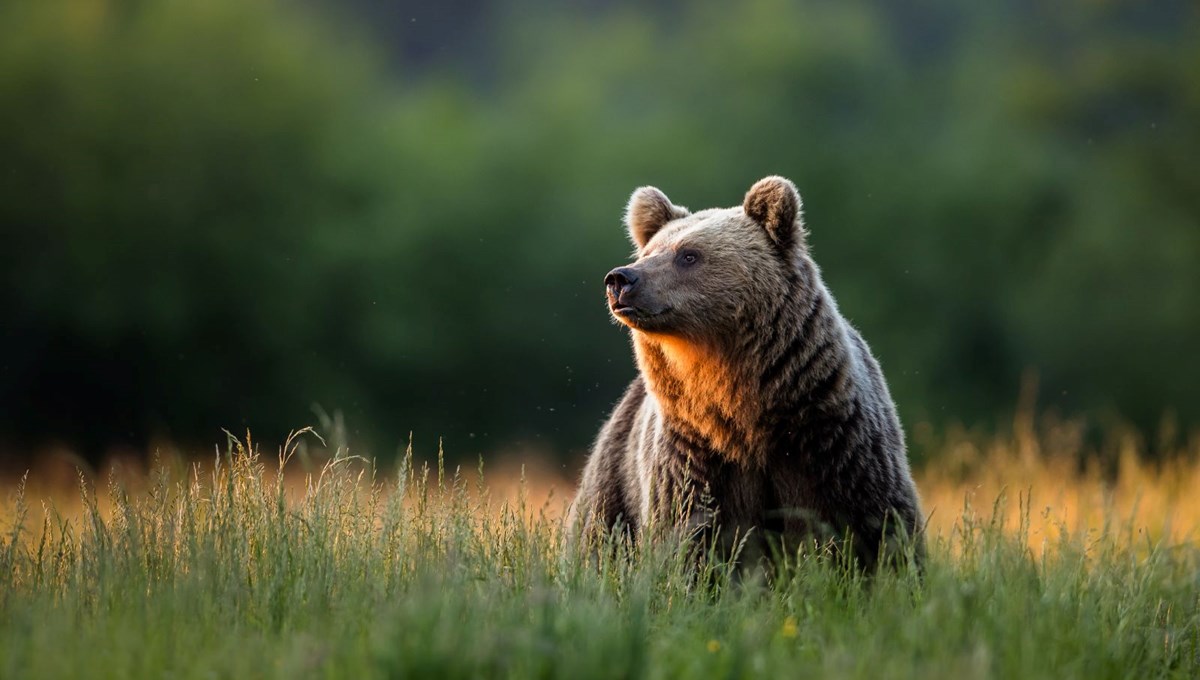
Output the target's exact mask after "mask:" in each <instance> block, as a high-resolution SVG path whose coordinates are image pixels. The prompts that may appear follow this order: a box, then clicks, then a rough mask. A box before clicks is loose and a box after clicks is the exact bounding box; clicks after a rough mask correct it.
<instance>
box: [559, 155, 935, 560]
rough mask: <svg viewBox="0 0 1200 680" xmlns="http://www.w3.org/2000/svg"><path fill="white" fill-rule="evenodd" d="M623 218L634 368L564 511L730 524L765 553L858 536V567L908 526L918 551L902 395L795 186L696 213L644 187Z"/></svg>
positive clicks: (611, 281) (625, 318) (623, 284)
mask: <svg viewBox="0 0 1200 680" xmlns="http://www.w3.org/2000/svg"><path fill="white" fill-rule="evenodd" d="M626 227H627V228H628V230H629V235H630V238H631V239H632V240H633V242H634V244H635V245H636V246H637V260H636V262H634V263H633V264H631V265H629V266H626V267H622V268H618V269H615V270H613V272H610V274H609V277H608V278H607V279H606V283H607V286H608V297H609V303H610V308H611V309H612V310H613V315H614V318H616V319H617V320H618V321H619V322H621V323H623V324H625V325H627V326H628V327H629V328H630V329H631V334H632V338H633V346H634V354H635V356H636V358H637V364H638V368H639V369H640V375H639V376H638V377H637V378H636V379H635V380H634V381H633V383H632V384H630V386H629V388H628V389H627V390H626V391H625V395H624V397H623V398H622V399H621V401H620V402H619V403H618V404H617V406H616V409H615V410H614V412H613V414H612V416H611V417H610V418H609V420H608V422H607V423H606V424H605V425H604V427H603V428H602V429H601V431H600V434H599V436H598V437H597V440H596V443H595V446H594V448H593V451H592V454H591V456H590V458H589V460H588V462H587V465H586V467H585V469H584V472H583V478H582V481H581V484H580V488H579V493H578V496H577V497H576V500H575V502H574V504H573V505H572V508H571V514H570V518H569V522H570V526H571V527H573V529H574V530H575V531H576V532H582V533H584V534H586V535H588V536H591V537H595V536H597V535H601V534H603V533H604V532H607V531H609V530H611V529H612V527H614V526H618V525H619V526H623V527H625V529H626V530H627V531H628V532H630V533H631V534H632V535H633V536H634V537H636V538H639V539H642V538H644V537H645V536H647V535H648V534H651V533H655V532H656V530H657V529H664V530H666V529H684V530H686V531H693V530H705V531H710V532H711V531H719V532H720V536H719V540H720V542H722V543H725V544H726V545H728V544H729V543H731V540H732V538H733V537H734V536H739V537H745V536H752V537H757V538H755V539H754V541H756V542H757V543H758V545H757V547H756V548H755V550H756V551H757V550H767V549H771V548H772V547H776V548H777V547H782V548H783V549H784V550H787V551H791V550H795V549H796V548H798V547H801V546H803V545H813V544H814V542H815V543H817V544H824V545H830V546H833V547H834V548H835V549H838V547H839V546H844V543H843V542H842V540H841V539H845V538H847V537H849V538H850V540H851V541H852V545H853V550H852V553H851V554H853V556H854V558H855V559H856V561H857V563H858V565H859V566H860V567H862V568H864V569H871V568H873V567H874V565H875V564H876V563H877V561H878V559H879V552H880V550H881V546H884V545H888V544H891V545H899V543H898V542H896V541H894V540H893V539H896V538H898V537H908V538H910V539H911V540H913V541H914V543H913V544H912V545H914V546H915V550H914V554H916V555H917V557H918V559H920V556H921V555H922V554H923V548H922V542H921V537H920V534H921V532H920V529H921V524H920V521H921V514H920V505H919V501H918V498H917V491H916V487H915V485H914V484H913V480H912V475H911V474H910V472H909V466H908V458H907V455H906V453H905V444H904V435H903V432H902V430H901V426H900V421H899V419H898V418H897V416H896V410H895V406H894V404H893V403H892V399H891V396H890V395H889V393H888V388H887V385H886V383H885V382H884V378H883V374H882V372H881V371H880V368H879V364H878V363H877V362H876V360H875V359H874V357H873V356H872V355H871V352H870V350H869V349H868V348H867V344H866V343H865V342H864V341H863V339H862V337H861V336H860V335H859V334H858V332H857V331H856V330H855V329H854V328H852V327H851V326H850V324H849V323H848V322H847V321H846V320H845V319H844V318H843V317H842V316H841V314H840V313H839V312H838V308H837V305H836V304H835V303H834V300H833V297H832V296H831V295H830V293H829V291H828V290H827V289H826V287H825V284H824V283H823V282H822V280H821V275H820V271H819V270H818V268H817V265H816V264H815V263H814V262H813V260H812V259H811V257H810V256H809V251H808V246H807V243H806V241H805V236H806V234H805V231H804V226H803V223H802V219H801V202H800V196H799V194H798V193H797V191H796V188H795V186H794V185H793V184H792V183H791V182H790V181H788V180H786V179H784V178H782V177H767V178H765V179H763V180H760V181H759V182H757V183H756V184H755V185H754V186H753V187H752V188H751V189H750V190H749V191H748V192H747V194H746V197H745V200H744V202H743V205H741V206H739V207H736V208H729V209H713V210H704V211H701V212H697V213H695V214H692V213H689V212H688V211H687V209H685V208H682V207H679V206H675V205H673V204H672V203H671V202H670V201H669V200H668V199H667V197H666V195H664V194H663V193H662V192H661V191H659V190H658V189H654V188H652V187H643V188H641V189H638V190H637V191H635V192H634V193H633V196H632V197H631V199H630V203H629V206H628V209H627V211H626ZM768 541H773V542H774V546H771V545H768Z"/></svg>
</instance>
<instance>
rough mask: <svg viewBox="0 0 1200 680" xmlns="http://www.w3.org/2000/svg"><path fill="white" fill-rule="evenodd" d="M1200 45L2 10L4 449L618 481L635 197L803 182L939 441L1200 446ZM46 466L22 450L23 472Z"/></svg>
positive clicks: (792, 11)
mask: <svg viewBox="0 0 1200 680" xmlns="http://www.w3.org/2000/svg"><path fill="white" fill-rule="evenodd" d="M1197 74H1200V11H1198V10H1197V7H1196V5H1195V4H1194V3H1190V2H1186V1H1182V0H1180V1H1177V2H1158V3H1143V2H1132V1H1130V2H1118V1H1110V2H1085V1H1083V0H1077V1H1073V2H1061V3H1038V2H1032V1H1025V0H1022V1H1011V2H1004V3H959V2H951V1H950V0H944V1H942V0H904V1H901V2H897V1H885V0H876V1H871V2H868V1H865V0H855V1H841V2H832V1H830V2H784V1H782V0H754V1H752V2H747V3H739V4H738V5H737V6H736V7H735V6H730V5H728V4H727V3H720V2H715V1H711V2H700V3H680V2H657V3H633V2H599V1H594V2H585V3H573V4H562V3H548V2H532V1H530V0H510V1H509V2H503V3H498V4H497V3H491V4H487V5H485V4H483V3H477V2H464V1H463V0H458V1H456V2H449V3H432V4H431V3H417V2H394V3H384V2H376V1H371V0H355V1H354V2H350V3H347V4H337V3H334V2H332V0H328V1H327V2H317V1H316V0H309V1H308V2H304V3H300V2H286V1H284V0H275V1H272V0H178V1H175V2H135V1H133V0H42V1H40V2H35V1H30V0H10V1H9V2H7V3H5V4H4V5H3V6H0V230H2V232H0V233H2V240H0V252H2V253H3V254H2V255H0V258H2V259H0V271H3V276H4V282H3V286H2V287H0V305H2V310H3V328H4V331H3V333H2V334H0V440H3V441H5V442H8V443H9V445H10V446H12V447H19V446H25V445H27V444H29V443H39V442H45V441H48V440H61V441H65V442H67V443H69V444H72V445H74V446H77V447H81V448H82V449H83V450H84V451H85V452H87V453H90V454H93V455H94V454H97V453H98V452H100V451H101V450H103V449H104V447H107V446H110V445H113V444H122V443H124V444H132V445H138V446H140V445H143V444H144V443H145V442H146V441H147V440H148V439H150V438H155V437H163V438H170V439H173V440H175V441H180V442H184V443H200V444H207V443H211V442H213V441H215V440H217V439H219V438H220V435H219V428H220V427H226V428H229V429H231V430H238V429H241V428H242V427H247V426H248V427H251V428H253V430H254V431H255V433H256V434H257V435H258V436H259V437H260V438H263V439H269V438H275V437H278V436H280V435H281V434H282V433H283V432H284V431H286V430H287V429H289V428H290V427H295V426H298V425H301V424H306V423H309V422H312V421H313V420H314V419H315V416H314V412H313V408H314V404H316V405H319V406H321V407H323V408H324V409H327V410H329V411H333V410H334V409H337V410H340V411H342V412H343V413H344V414H345V418H346V421H347V423H348V424H349V429H350V431H351V435H352V437H353V438H355V439H356V440H357V441H359V442H360V443H362V444H365V445H368V446H370V447H371V449H372V451H373V452H374V453H375V454H376V455H384V456H386V455H388V453H390V452H391V451H392V450H393V448H394V447H395V446H396V445H397V444H398V443H399V442H401V441H403V440H406V439H407V436H408V433H409V432H410V431H412V432H414V433H415V438H416V441H417V443H418V446H419V447H421V446H423V447H424V448H425V450H429V449H430V447H432V446H433V445H434V443H435V442H436V439H437V438H438V437H441V436H445V437H446V449H447V452H448V453H449V454H451V455H458V456H473V455H475V454H477V453H479V452H482V451H494V450H497V449H503V448H506V447H519V446H528V445H531V444H533V445H539V444H540V445H544V446H546V447H548V448H551V449H553V450H557V451H568V450H570V451H578V450H581V449H583V448H584V447H586V446H587V444H588V443H589V441H590V438H591V436H592V435H593V433H594V430H595V428H596V427H597V426H598V424H599V423H600V422H601V421H602V419H603V418H604V416H605V415H606V412H607V410H608V408H609V407H610V405H611V404H612V402H613V401H614V400H615V399H616V398H617V397H618V395H619V394H620V392H621V390H622V388H623V386H624V384H625V383H626V381H628V379H629V378H630V377H632V375H633V373H634V369H633V364H632V361H631V359H630V356H629V349H628V344H627V341H626V339H625V336H624V334H623V332H622V331H621V330H619V329H618V328H616V327H614V326H613V325H612V324H611V323H610V322H609V320H608V318H607V313H606V311H605V307H604V304H603V298H602V289H601V279H602V277H603V275H604V273H605V272H606V271H607V270H608V269H609V268H611V267H612V266H615V265H617V264H620V263H623V262H625V261H627V260H628V258H629V251H630V248H629V246H628V244H627V242H626V241H625V237H624V234H623V232H622V228H621V226H620V215H621V211H622V208H623V205H624V202H625V200H626V198H627V196H628V194H629V192H630V191H631V190H632V189H633V188H634V187H636V186H638V185H641V184H655V185H657V186H659V187H661V188H662V189H664V190H665V191H666V192H667V193H668V195H670V196H671V197H672V198H673V199H674V200H675V201H676V202H678V203H681V204H684V205H689V206H692V207H694V208H702V207H710V206H714V205H735V204H737V203H738V202H740V200H741V196H742V194H743V192H744V191H745V189H746V188H747V187H748V186H749V185H750V184H751V183H752V182H753V181H754V180H756V179H758V178H759V177H761V176H763V175H766V174H771V173H779V174H784V175H787V176H789V177H791V178H792V179H794V180H795V181H796V183H797V184H798V186H799V187H800V189H801V193H802V194H803V196H804V198H805V214H806V217H807V220H808V223H809V227H810V229H811V232H812V236H811V241H812V244H813V248H814V249H815V254H816V257H817V259H818V262H819V263H820V264H821V265H822V268H823V270H824V273H825V276H826V278H827V280H828V281H829V282H830V284H831V287H832V289H833V291H834V293H835V295H836V296H837V298H838V300H839V303H840V306H841V308H842V310H843V312H844V314H845V315H846V316H847V317H848V318H850V319H851V320H852V321H853V322H854V323H855V324H856V325H857V326H858V327H860V329H861V330H862V331H863V333H864V335H865V337H866V338H868V340H869V341H870V342H871V343H872V346H873V347H874V349H875V351H876V354H877V355H878V356H879V357H880V359H881V361H882V362H883V365H884V368H885V371H886V372H887V375H888V379H889V381H890V383H891V386H892V391H893V394H894V396H895V397H896V398H897V401H898V402H899V404H900V408H901V412H902V415H903V416H904V417H905V419H906V420H907V422H908V423H910V425H911V424H912V423H914V422H918V421H929V422H933V423H945V422H951V421H961V422H966V423H982V424H984V425H995V424H996V423H999V422H1003V420H1004V419H1005V418H1006V417H1007V416H1006V415H1005V414H1007V413H1011V409H1012V407H1013V406H1014V404H1015V399H1016V395H1017V392H1018V385H1019V382H1020V379H1021V375H1022V374H1023V372H1025V371H1027V370H1033V371H1036V373H1037V374H1038V375H1039V376H1040V385H1041V387H1040V394H1041V399H1042V402H1043V403H1044V404H1049V405H1052V406H1057V407H1060V408H1062V409H1065V410H1067V411H1070V412H1074V411H1077V410H1087V411H1088V412H1091V413H1096V414H1107V415H1103V417H1120V418H1125V419H1129V420H1130V421H1132V422H1133V423H1136V424H1138V425H1140V426H1142V427H1144V428H1153V427H1156V426H1157V424H1158V422H1159V419H1160V418H1162V417H1163V415H1164V414H1168V413H1170V414H1175V415H1176V416H1177V418H1178V419H1179V421H1180V422H1182V423H1183V424H1184V425H1185V426H1193V425H1195V424H1197V423H1200V399H1198V397H1200V386H1198V384H1197V380H1196V377H1197V376H1198V375H1200V353H1197V352H1196V348H1197V347H1200V313H1197V307H1198V304H1197V303H1198V302H1200V267H1198V266H1197V264H1198V262H1200V78H1198V77H1197ZM10 450H12V449H10Z"/></svg>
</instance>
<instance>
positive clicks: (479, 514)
mask: <svg viewBox="0 0 1200 680" xmlns="http://www.w3.org/2000/svg"><path fill="white" fill-rule="evenodd" d="M271 464H272V466H273V465H274V461H272V462H271ZM439 467H440V466H439ZM364 468H365V466H364V465H363V464H362V463H361V461H355V460H348V459H340V460H336V461H335V462H333V463H331V464H330V465H328V466H326V468H325V469H324V470H323V472H321V473H320V474H316V475H314V476H313V477H312V480H311V483H310V484H309V485H308V488H307V490H306V491H305V492H304V493H303V494H300V495H301V496H302V497H298V498H290V497H289V496H290V494H289V492H288V491H287V488H286V487H285V485H284V484H283V483H282V482H280V481H277V479H276V477H275V476H274V475H271V474H267V471H266V470H265V462H264V461H263V460H262V459H260V458H259V457H258V456H257V455H255V453H254V452H253V451H252V450H249V447H248V446H246V445H233V446H231V448H230V450H229V452H228V453H227V454H226V455H225V456H223V457H222V459H221V465H220V467H219V469H218V470H217V471H216V472H215V473H209V472H205V473H197V474H194V475H192V476H190V477H189V478H187V479H186V481H179V477H178V475H171V474H168V473H166V472H165V471H160V472H158V473H155V474H154V475H153V477H152V479H151V480H150V482H149V485H148V487H147V489H146V490H144V491H141V492H139V493H137V494H136V495H132V496H131V495H127V493H126V492H125V491H123V490H122V489H121V488H120V487H119V486H118V485H116V484H112V485H110V487H109V489H108V490H107V495H108V496H109V497H110V499H111V506H107V505H106V507H111V512H106V513H101V512H100V510H99V509H98V505H97V502H96V500H95V497H94V493H93V491H92V490H91V489H90V488H88V487H87V486H86V485H84V489H83V491H84V494H85V503H86V508H85V512H84V513H83V518H82V519H80V520H72V521H68V520H66V519H63V518H61V517H56V515H55V513H54V512H53V511H50V512H49V513H47V515H46V516H47V519H46V521H45V524H44V526H43V527H42V529H41V530H40V531H39V532H33V533H31V534H24V535H23V534H22V533H21V532H20V531H18V530H16V529H13V530H12V531H10V532H8V533H7V535H6V536H5V537H4V538H3V542H2V543H0V578H3V584H2V586H0V588H2V589H0V610H2V611H0V677H4V678H39V677H54V678H59V677H88V678H103V677H112V678H133V677H155V678H191V677H195V678H224V677H228V678H245V677H281V678H293V677H366V678H370V677H437V678H454V677H481V676H484V677H488V676H512V677H564V678H586V677H612V678H624V677H656V678H657V677H761V676H773V677H862V678H879V677H898V678H905V677H912V678H937V677H945V678H962V677H981V678H982V677H997V678H1039V677H1040V678H1064V677H1085V678H1155V677H1179V678H1194V677H1197V675H1198V674H1200V550H1198V549H1197V547H1196V546H1195V545H1177V546H1173V547H1169V546H1165V545H1149V544H1141V543H1138V542H1136V541H1133V540H1131V539H1130V535H1131V533H1130V532H1129V531H1127V528H1126V529H1122V528H1118V527H1114V528H1110V529H1108V530H1105V531H1098V532H1093V533H1091V534H1089V535H1086V536H1083V535H1071V534H1070V533H1068V532H1065V531H1064V533H1063V535H1062V536H1061V537H1060V538H1059V539H1058V540H1057V541H1056V542H1055V543H1054V544H1053V545H1047V546H1043V545H1040V544H1039V545H1036V546H1031V545H1029V544H1028V541H1027V540H1026V539H1025V538H1023V535H1024V534H1022V533H1021V532H1017V534H1016V535H1013V534H1011V533H1005V532H1003V531H1001V530H1000V529H999V522H998V518H996V517H990V516H989V517H987V518H985V519H981V518H980V517H978V516H975V515H974V514H973V513H971V512H970V511H964V514H963V517H962V518H961V519H960V521H959V526H960V528H961V530H960V531H956V532H955V533H954V534H953V535H950V536H942V537H932V538H931V545H930V559H929V562H928V568H927V570H926V572H925V574H924V577H923V580H921V581H920V582H918V581H917V580H916V579H915V578H913V577H911V576H909V575H906V574H897V573H892V572H885V573H881V574H879V575H877V576H875V577H874V578H872V579H868V580H864V579H862V578H859V577H858V576H856V575H854V574H852V573H847V572H844V571H842V570H840V569H839V568H837V567H836V566H835V565H830V564H828V563H827V562H826V561H816V560H802V561H800V563H799V564H797V565H796V566H795V567H794V568H793V569H791V570H790V571H789V573H788V574H787V576H786V577H785V578H783V579H781V580H780V582H778V583H775V584H774V585H772V586H766V585H763V584H761V583H757V582H754V580H753V579H730V578H729V577H728V575H727V574H726V573H725V572H724V570H723V569H721V568H720V567H716V568H708V569H705V570H704V572H703V573H701V574H697V573H694V571H693V569H694V566H693V563H692V562H691V561H689V560H687V559H686V558H684V557H682V555H683V553H682V551H679V550H674V551H672V550H670V549H669V548H668V547H661V548H655V549H649V550H644V551H641V552H639V553H637V554H635V555H633V556H627V557H625V558H619V559H613V560H609V561H606V562H605V563H604V564H603V565H600V566H596V565H594V564H593V565H589V564H587V563H585V562H584V561H580V560H575V559H569V558H567V557H564V552H563V551H562V550H561V549H560V536H561V527H560V525H559V524H558V522H557V521H555V520H550V519H546V518H545V517H544V516H541V515H539V513H537V512H532V513H530V512H529V511H528V509H527V508H525V507H523V506H522V505H520V504H516V505H513V506H506V507H495V504H493V503H491V502H490V501H489V500H488V499H487V497H486V494H484V493H481V492H480V490H481V488H482V487H481V486H479V485H480V482H479V480H478V479H476V477H477V475H475V474H474V473H472V474H470V475H466V478H460V477H458V476H456V475H450V476H449V478H447V476H446V475H443V474H442V473H441V472H440V471H439V470H432V471H428V470H425V469H423V468H422V469H414V468H413V467H412V466H409V467H408V468H407V469H406V470H403V471H401V472H400V473H399V474H398V475H395V476H392V477H390V478H389V479H388V480H372V479H371V477H370V474H369V473H365V472H363V470H364ZM102 500H103V499H102ZM25 504H26V501H25V499H23V498H18V500H17V506H18V507H17V508H16V510H17V511H18V513H20V512H27V511H28V508H26V507H25ZM1024 512H1025V513H1028V512H1029V511H1028V509H1027V508H1026V509H1025V510H1024ZM528 515H533V519H532V521H527V520H526V519H523V518H524V517H526V516H528ZM105 517H107V519H105ZM15 526H19V525H15Z"/></svg>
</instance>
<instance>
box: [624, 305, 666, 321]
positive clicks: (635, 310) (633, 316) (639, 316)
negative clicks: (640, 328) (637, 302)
mask: <svg viewBox="0 0 1200 680" xmlns="http://www.w3.org/2000/svg"><path fill="white" fill-rule="evenodd" d="M609 309H610V310H612V313H613V316H616V317H617V318H619V319H621V320H622V321H626V322H634V321H647V320H649V319H653V318H655V317H659V316H662V315H663V314H666V313H667V312H669V311H671V310H670V308H666V309H659V310H649V309H642V308H641V307H635V306H633V305H627V304H624V303H621V302H615V303H613V304H611V305H609Z"/></svg>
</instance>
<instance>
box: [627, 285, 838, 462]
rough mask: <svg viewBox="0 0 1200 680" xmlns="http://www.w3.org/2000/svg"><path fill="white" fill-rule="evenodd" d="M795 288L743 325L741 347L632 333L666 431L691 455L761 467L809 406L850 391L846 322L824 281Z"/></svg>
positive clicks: (640, 361)
mask: <svg viewBox="0 0 1200 680" xmlns="http://www.w3.org/2000/svg"><path fill="white" fill-rule="evenodd" d="M796 285H797V287H798V289H797V290H795V291H792V292H790V293H789V294H788V295H785V296H783V297H782V298H781V299H780V300H778V301H776V302H775V304H773V305H770V306H769V307H770V308H769V309H763V310H757V311H756V312H755V313H753V314H752V317H753V318H750V319H746V320H744V322H743V325H742V328H744V329H745V330H746V332H747V333H749V335H747V336H746V340H745V341H744V342H742V343H741V345H740V346H739V345H737V344H735V342H736V341H733V342H725V341H722V342H721V343H719V344H706V343H703V342H698V341H695V340H691V339H686V338H682V337H678V336H670V335H663V334H649V333H643V332H636V333H634V349H635V354H636V355H637V361H638V367H639V368H640V369H641V374H642V376H643V378H644V379H645V381H646V386H647V388H648V390H649V392H650V394H652V395H653V396H654V398H655V399H656V401H657V403H658V406H659V407H660V409H661V414H662V417H663V419H664V425H666V426H667V427H668V428H670V429H671V430H672V431H673V434H675V435H676V437H677V439H679V440H681V441H685V442H689V443H690V444H691V446H692V448H694V449H699V450H698V451H694V453H700V454H707V455H709V456H713V455H715V456H719V457H720V458H723V459H725V460H726V461H729V462H734V463H739V464H743V465H750V466H762V465H763V464H765V462H766V457H767V453H768V452H769V451H770V450H771V449H772V448H774V446H775V444H776V440H777V439H779V434H780V432H781V431H783V432H786V431H790V430H793V429H795V428H798V427H800V426H802V425H803V423H802V422H800V421H802V420H804V419H805V417H806V415H807V414H808V413H809V412H811V410H812V409H811V407H812V406H814V405H820V404H821V403H823V402H826V401H829V400H833V399H839V398H841V395H842V393H844V392H845V389H846V387H847V386H846V385H845V384H844V383H845V381H846V380H847V379H848V377H849V371H847V370H846V363H847V361H848V355H849V350H848V347H847V344H848V343H847V339H846V334H845V330H844V325H843V322H842V320H841V317H840V315H839V314H838V313H837V309H836V307H835V305H834V303H833V300H832V298H831V297H829V296H828V293H827V292H826V291H825V288H824V286H823V285H822V284H821V283H820V280H819V279H816V278H815V277H814V278H813V279H810V280H807V281H805V280H801V281H798V282H797V283H796Z"/></svg>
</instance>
